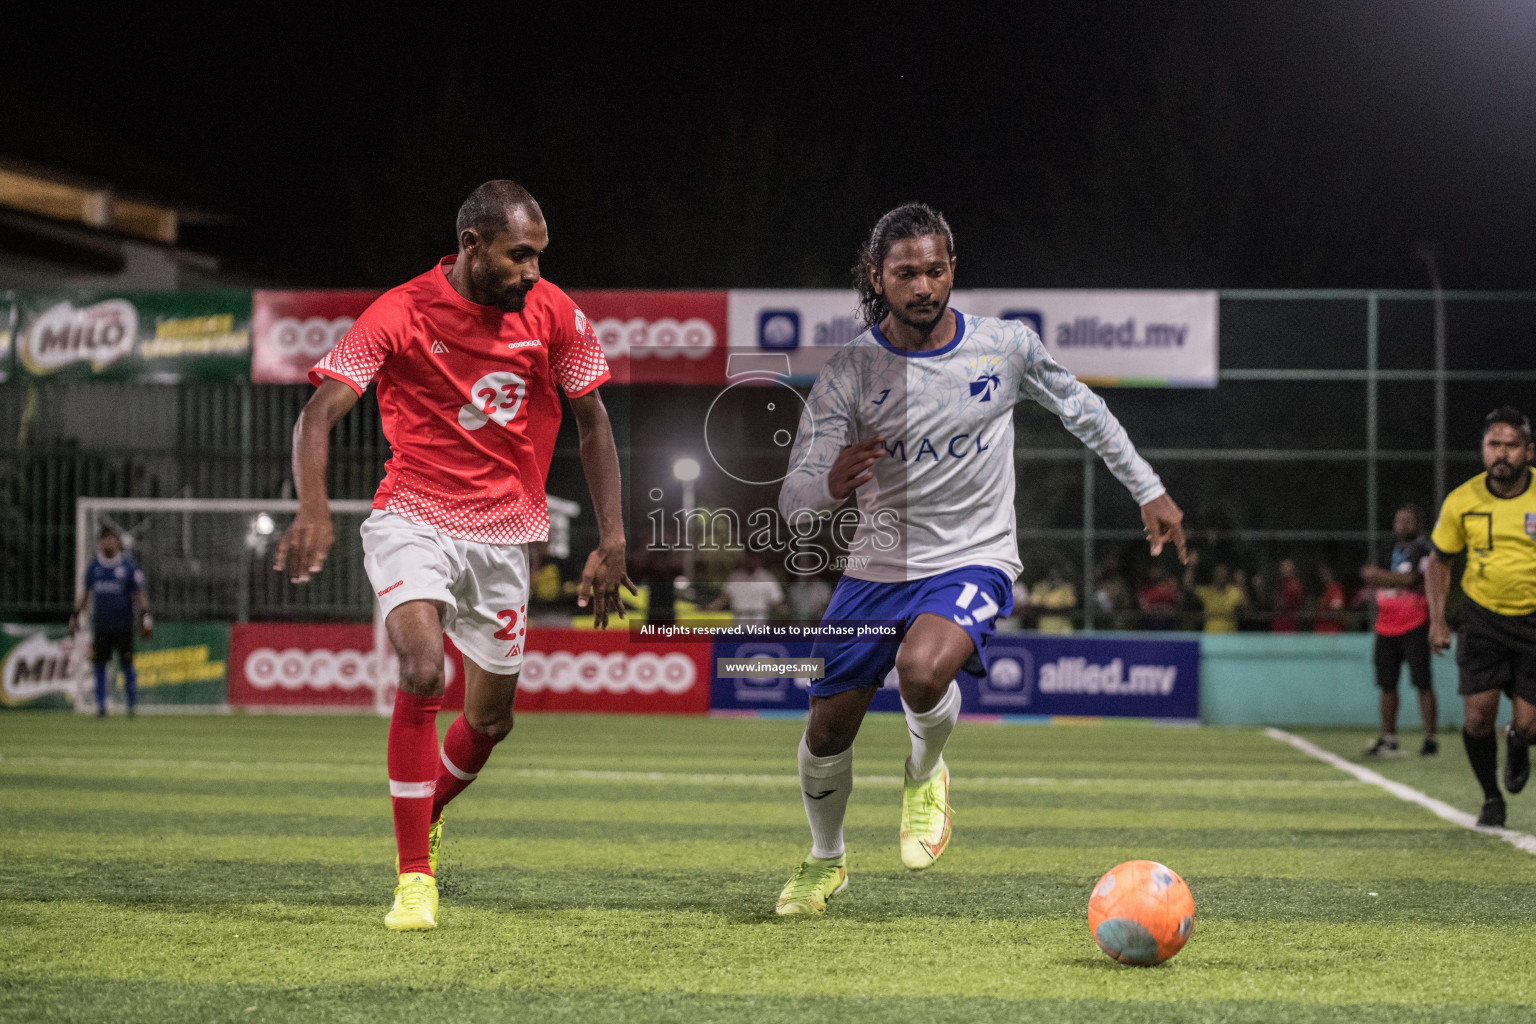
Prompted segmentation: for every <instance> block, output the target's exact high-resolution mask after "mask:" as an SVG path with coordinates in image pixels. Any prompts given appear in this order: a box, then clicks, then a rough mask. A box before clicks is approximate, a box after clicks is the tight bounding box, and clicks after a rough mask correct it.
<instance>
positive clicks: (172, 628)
mask: <svg viewBox="0 0 1536 1024" xmlns="http://www.w3.org/2000/svg"><path fill="white" fill-rule="evenodd" d="M228 656H229V626H228V625H226V624H224V623H219V622H167V623H158V624H157V625H156V626H155V633H154V636H153V637H151V638H150V639H148V640H144V639H136V640H135V652H134V659H133V660H134V665H135V667H136V668H137V669H138V674H139V705H140V706H141V707H143V708H146V709H148V708H152V707H155V706H165V705H191V706H198V707H206V706H217V705H222V704H224V703H225V698H224V665H225V662H226V661H227V660H228ZM108 672H109V684H108V694H109V696H108V704H109V705H111V706H121V704H122V703H123V699H124V697H123V680H122V673H121V670H120V669H119V667H118V666H117V664H116V662H115V661H114V662H113V663H112V664H111V666H110V667H109V669H108ZM95 706H96V696H95V686H94V681H93V678H92V673H91V655H90V642H89V638H86V637H83V636H82V637H81V638H80V639H79V640H76V639H75V638H72V637H70V636H69V635H68V634H67V632H66V631H65V629H64V627H62V626H14V625H4V626H0V709H5V710H11V709H17V708H29V709H30V708H69V707H74V708H76V710H79V711H94V710H95Z"/></svg>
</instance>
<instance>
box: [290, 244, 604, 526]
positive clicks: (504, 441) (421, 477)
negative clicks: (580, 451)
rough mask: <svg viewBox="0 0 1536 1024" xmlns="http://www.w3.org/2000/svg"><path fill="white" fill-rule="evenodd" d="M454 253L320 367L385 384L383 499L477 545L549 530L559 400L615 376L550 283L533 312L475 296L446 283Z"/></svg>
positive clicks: (362, 383)
mask: <svg viewBox="0 0 1536 1024" xmlns="http://www.w3.org/2000/svg"><path fill="white" fill-rule="evenodd" d="M456 259H458V257H457V256H449V257H447V258H446V259H444V260H442V262H440V263H439V264H438V265H437V266H435V267H433V268H432V269H431V270H429V271H427V272H426V273H425V274H422V275H421V276H420V277H417V278H414V279H412V280H410V281H407V282H406V283H405V284H403V285H400V286H399V287H398V288H392V289H390V290H389V291H387V292H385V293H384V294H383V295H381V296H379V298H378V299H377V300H376V301H375V302H374V303H373V305H371V306H369V307H368V308H367V310H365V311H364V312H363V315H362V316H360V317H358V318H357V323H355V324H354V325H353V326H352V329H351V330H350V331H348V332H347V333H346V335H345V336H344V337H343V338H342V339H341V341H339V342H337V343H336V347H335V348H333V349H331V351H330V353H329V354H328V355H326V357H325V358H324V359H322V360H320V362H318V363H316V364H315V367H314V369H312V370H310V371H309V379H310V380H311V381H312V382H313V383H315V384H316V385H319V384H320V383H322V382H323V381H324V380H325V378H327V377H332V378H335V379H336V380H339V381H341V382H342V383H344V384H346V385H348V386H349V387H351V388H352V390H354V391H356V392H357V393H358V394H362V393H363V391H364V390H365V389H366V388H367V387H368V385H369V384H370V383H371V382H373V381H374V380H377V381H378V386H379V411H380V413H381V414H382V417H383V421H384V437H385V439H386V440H387V441H388V442H389V447H390V452H391V457H390V460H389V462H387V463H386V464H385V466H384V481H383V482H382V483H381V484H379V490H378V493H377V494H375V495H374V498H373V507H374V508H377V509H383V510H385V511H386V512H394V513H396V514H398V515H401V516H404V517H405V518H406V519H411V520H414V521H416V522H418V523H421V524H423V525H425V526H430V527H433V528H434V529H437V530H440V531H442V532H443V533H446V534H449V535H451V536H454V537H462V538H464V539H465V540H472V541H479V542H482V543H488V544H527V543H530V542H532V541H537V540H545V539H547V538H548V536H549V512H548V509H547V508H546V506H545V501H544V480H545V477H546V476H547V475H548V473H549V462H550V458H551V457H552V456H553V455H554V449H555V435H556V433H557V432H558V431H559V429H560V396H559V394H558V393H557V392H556V387H558V388H559V389H560V391H563V392H565V394H566V395H568V396H569V397H571V398H577V397H579V396H581V395H585V394H587V393H588V392H589V391H591V390H592V389H593V388H595V387H597V386H598V385H599V384H601V383H603V381H605V380H607V379H608V364H607V362H606V361H605V360H604V359H603V350H602V348H601V347H599V345H598V343H597V338H596V336H595V335H594V334H593V332H592V327H591V325H590V324H589V323H587V318H586V316H584V315H583V314H582V312H581V310H580V309H578V308H577V307H576V304H575V303H574V302H572V301H571V299H570V297H569V296H567V295H566V294H565V293H564V292H562V291H561V290H560V289H559V288H556V287H555V286H554V285H552V284H550V283H549V282H548V281H544V280H540V281H539V283H538V284H536V285H534V286H533V288H532V289H531V290H530V291H529V292H528V298H527V301H526V304H525V305H524V307H523V311H522V312H521V313H504V312H502V310H501V309H500V308H498V307H496V306H482V305H479V304H477V303H474V302H470V301H469V300H468V299H466V298H464V297H463V296H462V295H460V294H459V293H458V292H457V291H455V290H454V288H453V285H451V284H449V283H448V273H447V272H448V268H449V267H450V266H452V265H453V263H454V261H455V260H456Z"/></svg>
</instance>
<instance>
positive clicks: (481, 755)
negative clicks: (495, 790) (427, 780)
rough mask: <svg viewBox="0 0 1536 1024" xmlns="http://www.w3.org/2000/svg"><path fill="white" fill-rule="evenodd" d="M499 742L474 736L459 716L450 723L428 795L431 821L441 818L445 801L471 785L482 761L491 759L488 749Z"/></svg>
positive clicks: (446, 802) (479, 735)
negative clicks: (435, 778)
mask: <svg viewBox="0 0 1536 1024" xmlns="http://www.w3.org/2000/svg"><path fill="white" fill-rule="evenodd" d="M499 742H500V741H499V740H493V739H491V738H490V737H489V736H482V735H481V734H480V733H478V732H475V730H474V729H473V728H471V727H470V724H469V723H468V722H466V721H464V716H463V715H460V716H459V717H458V718H455V719H454V720H453V724H452V725H450V726H449V727H448V735H447V736H444V737H443V756H442V761H441V763H440V764H439V765H438V772H437V790H436V791H435V792H434V793H433V794H432V820H433V821H436V820H437V819H438V818H441V817H442V816H443V808H444V807H447V806H448V801H450V800H452V799H453V798H454V797H456V796H458V795H459V794H460V793H462V792H464V790H465V788H466V787H468V786H469V784H470V783H471V782H474V781H475V777H476V776H477V775H479V774H480V769H481V768H484V767H485V762H486V759H487V758H489V757H490V756H491V748H492V747H494V746H496V744H497V743H499Z"/></svg>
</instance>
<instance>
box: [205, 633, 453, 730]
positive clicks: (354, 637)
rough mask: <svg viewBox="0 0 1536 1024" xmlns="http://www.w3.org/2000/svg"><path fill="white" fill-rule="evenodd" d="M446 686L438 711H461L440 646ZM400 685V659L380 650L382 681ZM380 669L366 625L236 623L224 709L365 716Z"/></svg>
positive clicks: (448, 653) (449, 658) (449, 656)
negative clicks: (349, 711)
mask: <svg viewBox="0 0 1536 1024" xmlns="http://www.w3.org/2000/svg"><path fill="white" fill-rule="evenodd" d="M443 671H444V674H445V675H446V676H447V680H448V693H447V695H446V696H445V699H444V702H443V707H444V710H455V709H457V708H461V707H463V706H464V698H463V678H464V661H463V659H462V658H461V657H460V656H459V652H458V651H455V650H453V649H452V648H451V647H450V646H448V645H446V644H445V646H444V655H443ZM399 679H400V659H399V657H398V656H396V654H395V653H394V651H387V652H386V654H385V658H384V664H383V668H382V681H383V684H384V685H385V686H386V687H393V686H394V684H395V683H397V682H398V681H399ZM379 680H380V668H379V666H378V663H377V659H376V658H375V655H374V649H373V626H372V625H369V624H366V623H355V624H354V623H318V624H311V625H296V624H291V623H267V622H252V623H242V624H237V625H235V626H234V627H232V628H231V630H230V638H229V703H230V706H231V707H256V708H260V707H325V708H357V709H358V710H366V709H368V708H371V707H373V706H374V704H375V702H376V701H377V699H378V695H377V690H378V685H379V683H378V681H379Z"/></svg>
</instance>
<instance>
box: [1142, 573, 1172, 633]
mask: <svg viewBox="0 0 1536 1024" xmlns="http://www.w3.org/2000/svg"><path fill="white" fill-rule="evenodd" d="M1179 600H1180V595H1179V585H1178V583H1177V582H1176V581H1175V580H1174V579H1173V577H1171V576H1169V575H1168V570H1167V569H1164V568H1163V566H1162V563H1160V562H1153V563H1152V568H1151V569H1150V570H1149V571H1148V572H1147V582H1145V583H1143V584H1142V585H1141V587H1140V588H1139V589H1138V590H1137V591H1136V604H1137V606H1138V607H1139V608H1140V609H1141V628H1142V629H1172V628H1173V627H1174V625H1175V624H1176V623H1177V621H1178V616H1179Z"/></svg>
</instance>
